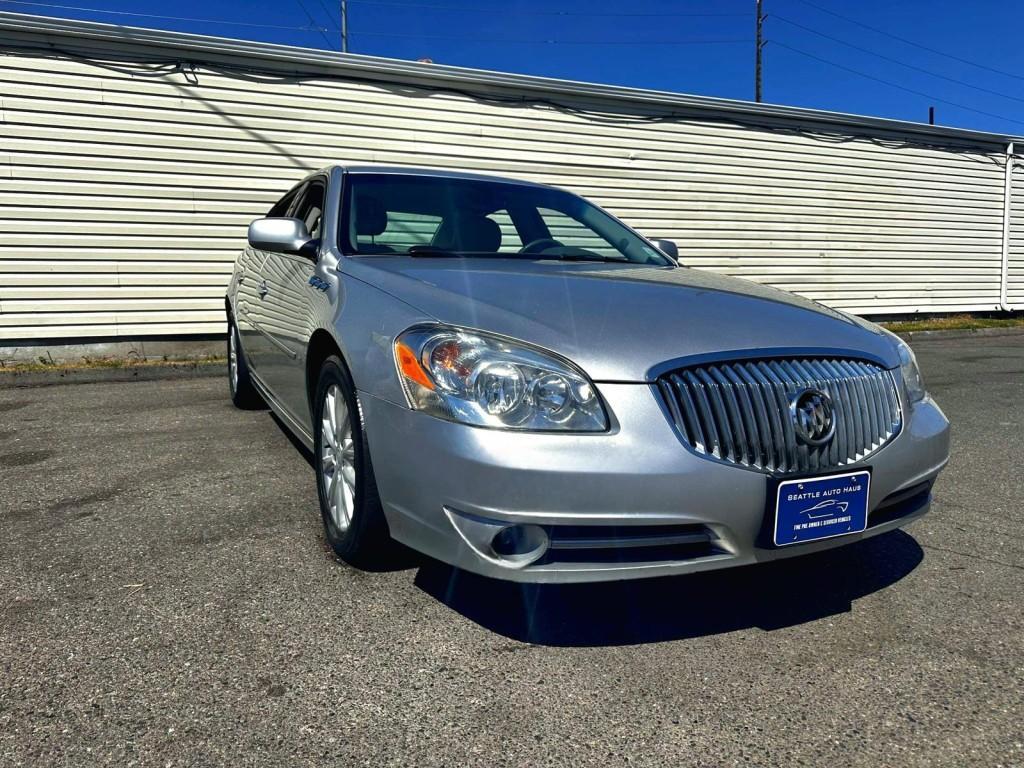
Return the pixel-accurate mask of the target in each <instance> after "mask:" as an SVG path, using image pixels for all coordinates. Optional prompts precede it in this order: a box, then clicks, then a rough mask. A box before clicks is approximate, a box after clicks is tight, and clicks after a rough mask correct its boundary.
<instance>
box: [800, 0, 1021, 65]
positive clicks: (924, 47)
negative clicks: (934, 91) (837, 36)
mask: <svg viewBox="0 0 1024 768" xmlns="http://www.w3.org/2000/svg"><path fill="white" fill-rule="evenodd" d="M799 2H801V3H803V4H804V5H808V6H810V7H811V8H815V9H816V10H819V11H821V12H822V13H827V14H828V15H829V16H835V17H836V18H837V19H842V20H843V21H846V22H849V23H850V24H856V25H857V26H858V27H862V28H864V29H869V30H871V31H872V32H877V33H878V34H880V35H885V36H886V37H891V38H892V39H893V40H899V41H900V42H901V43H905V44H907V45H912V46H914V47H915V48H920V49H921V50H922V51H928V52H929V53H934V54H937V55H939V56H945V57H946V58H948V59H952V60H953V61H959V62H960V63H961V64H969V65H970V66H972V67H977V68H978V69H984V70H987V71H989V72H995V73H996V74H997V75H1003V76H1004V77H1012V78H1014V79H1015V80H1024V76H1021V75H1017V74H1014V73H1013V72H1007V71H1005V70H1002V69H996V68H995V67H990V66H988V65H987V64H979V63H978V62H976V61H971V60H970V59H965V58H962V57H960V56H956V55H954V54H952V53H948V52H946V51H941V50H939V49H938V48H930V47H929V46H927V45H922V44H921V43H918V42H915V41H914V40H908V39H907V38H905V37H900V36H899V35H894V34H893V33H892V32H889V31H887V30H884V29H879V28H878V27H872V26H871V25H870V24H865V23H864V22H862V21H857V19H851V18H850V17H849V16H844V15H843V14H841V13H836V12H835V11H833V10H830V9H828V8H823V7H822V6H820V5H818V4H817V3H812V2H810V0H799Z"/></svg>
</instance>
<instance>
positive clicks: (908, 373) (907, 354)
mask: <svg viewBox="0 0 1024 768" xmlns="http://www.w3.org/2000/svg"><path fill="white" fill-rule="evenodd" d="M886 333H888V334H889V335H890V336H891V337H892V340H893V342H894V343H895V344H896V350H897V351H898V352H899V356H900V373H901V374H902V376H903V383H904V384H905V385H906V387H907V395H908V396H909V397H910V402H912V403H916V402H917V401H918V400H921V399H923V398H924V396H925V395H926V394H928V393H927V392H926V391H925V388H924V379H922V378H921V369H920V368H918V367H917V358H916V357H915V356H914V350H912V349H911V348H910V345H909V344H907V342H905V341H904V340H903V339H901V338H900V337H899V336H897V335H896V334H894V333H890V332H889V331H886Z"/></svg>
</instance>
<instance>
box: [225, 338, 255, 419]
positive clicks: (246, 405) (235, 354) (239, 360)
mask: <svg viewBox="0 0 1024 768" xmlns="http://www.w3.org/2000/svg"><path fill="white" fill-rule="evenodd" d="M228 393H229V394H230V395H231V402H232V403H234V405H235V407H236V408H242V409H244V410H251V409H253V408H260V407H261V406H263V398H262V397H260V393H259V392H257V391H256V386H255V385H254V384H253V383H252V376H250V375H249V364H248V363H247V362H246V361H245V353H244V352H243V351H242V342H241V339H240V338H239V336H238V328H236V327H235V323H234V321H233V320H228Z"/></svg>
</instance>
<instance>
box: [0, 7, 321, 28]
mask: <svg viewBox="0 0 1024 768" xmlns="http://www.w3.org/2000/svg"><path fill="white" fill-rule="evenodd" d="M0 2H4V3H11V4H14V5H31V6H35V7H38V8H55V9H57V10H63V11H85V12H87V13H106V14H110V15H113V16H133V17H135V18H144V19H163V20H166V21H189V22H196V23H200V24H233V25H235V26H239V27H259V28H261V29H287V30H291V31H294V32H317V31H324V30H322V29H321V28H319V27H290V26H284V25H281V24H258V23H256V22H252V21H229V20H227V19H199V18H193V17H191V16H165V15H163V14H159V13H136V12H133V11H108V10H105V9H103V8H85V7H82V6H79V5H56V4H54V3H32V2H27V0H0Z"/></svg>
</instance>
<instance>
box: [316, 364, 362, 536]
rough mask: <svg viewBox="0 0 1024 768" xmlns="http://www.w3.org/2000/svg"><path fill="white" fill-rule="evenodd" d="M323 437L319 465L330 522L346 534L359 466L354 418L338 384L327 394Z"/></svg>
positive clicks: (331, 386) (321, 433)
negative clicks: (356, 457)
mask: <svg viewBox="0 0 1024 768" xmlns="http://www.w3.org/2000/svg"><path fill="white" fill-rule="evenodd" d="M320 438H321V439H320V466H321V473H322V476H323V483H324V490H325V491H326V493H325V496H326V497H327V503H328V506H329V507H330V512H331V521H332V522H333V523H334V525H335V526H336V527H337V528H338V530H339V531H340V532H342V533H344V532H345V531H346V530H348V527H349V526H350V525H351V524H352V514H353V511H354V510H355V497H356V465H355V444H354V441H353V438H352V418H351V414H350V413H349V410H348V405H347V404H346V403H345V397H344V395H342V393H341V389H340V388H339V387H338V385H337V384H331V385H330V386H329V387H328V388H327V391H326V392H325V393H324V403H323V409H322V415H321V419H320Z"/></svg>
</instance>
